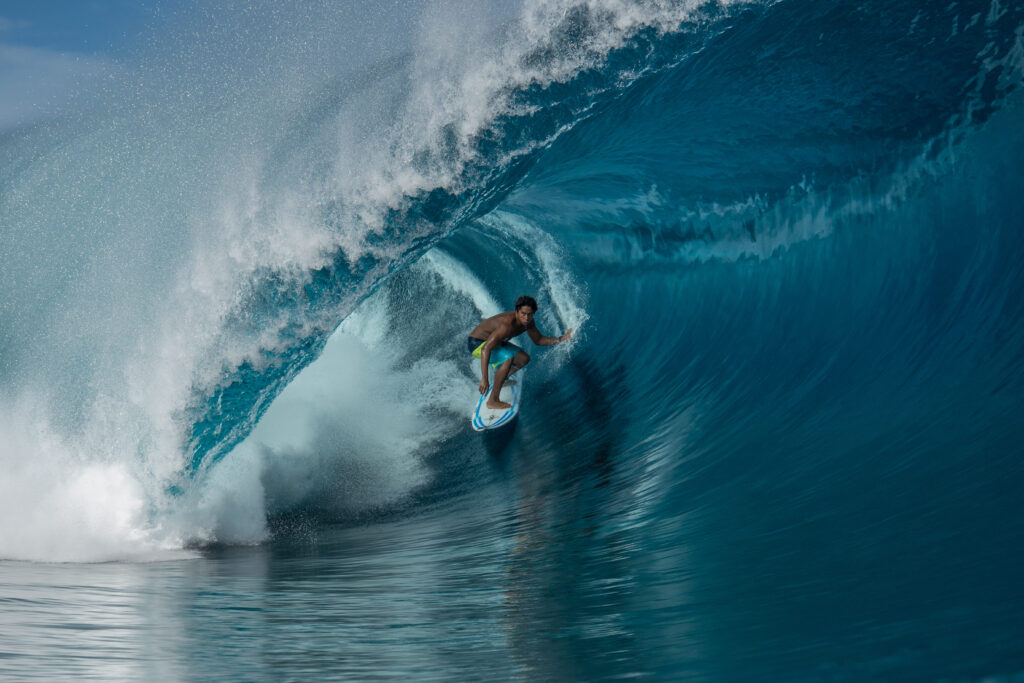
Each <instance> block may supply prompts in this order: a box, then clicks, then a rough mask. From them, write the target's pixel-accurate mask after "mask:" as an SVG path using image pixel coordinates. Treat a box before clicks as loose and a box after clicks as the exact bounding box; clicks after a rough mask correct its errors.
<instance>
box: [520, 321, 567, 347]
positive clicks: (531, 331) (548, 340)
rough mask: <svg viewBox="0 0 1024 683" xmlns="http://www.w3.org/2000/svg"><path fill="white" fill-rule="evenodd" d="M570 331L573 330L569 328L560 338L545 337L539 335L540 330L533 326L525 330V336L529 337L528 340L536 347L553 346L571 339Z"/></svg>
mask: <svg viewBox="0 0 1024 683" xmlns="http://www.w3.org/2000/svg"><path fill="white" fill-rule="evenodd" d="M572 329H573V328H571V327H570V328H569V329H568V331H567V332H566V333H565V334H563V335H562V336H561V337H546V336H544V335H543V334H541V333H540V330H538V329H537V326H536V325H533V326H531V327H528V328H526V334H528V335H530V339H532V340H533V343H534V344H536V345H537V346H554V345H555V344H558V343H559V342H564V341H566V340H568V339H570V338H571V337H572Z"/></svg>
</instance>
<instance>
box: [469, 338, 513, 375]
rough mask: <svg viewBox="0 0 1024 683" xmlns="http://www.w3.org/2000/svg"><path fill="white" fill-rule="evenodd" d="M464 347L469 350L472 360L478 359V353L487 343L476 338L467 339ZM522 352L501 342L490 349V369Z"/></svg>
mask: <svg viewBox="0 0 1024 683" xmlns="http://www.w3.org/2000/svg"><path fill="white" fill-rule="evenodd" d="M467 339H468V341H467V343H466V346H467V347H468V348H469V352H470V353H471V354H472V355H473V358H479V357H480V353H481V352H482V351H483V350H484V344H486V343H487V340H485V339H477V338H476V337H468V338H467ZM520 351H522V349H521V348H519V347H518V346H516V345H515V344H510V343H509V342H501V345H500V346H497V347H495V348H493V349H491V361H490V363H488V365H490V366H491V367H492V368H496V367H498V366H499V365H501V364H502V363H504V362H505V361H507V360H510V359H512V358H515V355H516V354H517V353H519V352H520Z"/></svg>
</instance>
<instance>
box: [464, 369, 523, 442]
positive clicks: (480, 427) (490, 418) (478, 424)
mask: <svg viewBox="0 0 1024 683" xmlns="http://www.w3.org/2000/svg"><path fill="white" fill-rule="evenodd" d="M509 381H514V382H515V384H513V385H511V386H509V384H508V383H507V382H506V383H505V386H503V387H502V388H501V400H502V401H504V402H505V403H508V404H509V405H511V406H512V407H511V408H506V409H504V410H492V409H491V408H488V407H487V397H488V396H490V395H491V390H492V389H493V388H494V383H493V382H492V383H491V386H489V387H487V393H486V394H480V398H479V399H478V400H477V402H476V410H475V411H474V412H473V429H475V430H476V431H478V432H483V431H486V430H488V429H497V428H498V427H503V426H505V425H507V424H508V423H510V422H511V421H512V419H513V418H514V417H515V416H516V415H518V414H519V399H520V397H521V396H522V394H523V371H522V370H520V371H519V372H517V373H516V374H515V375H513V376H512V378H511V379H510V380H509Z"/></svg>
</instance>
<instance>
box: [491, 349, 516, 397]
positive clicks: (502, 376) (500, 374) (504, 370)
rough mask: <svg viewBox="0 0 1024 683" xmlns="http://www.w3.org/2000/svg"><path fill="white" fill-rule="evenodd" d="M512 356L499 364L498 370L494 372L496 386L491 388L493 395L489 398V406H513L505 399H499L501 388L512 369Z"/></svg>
mask: <svg viewBox="0 0 1024 683" xmlns="http://www.w3.org/2000/svg"><path fill="white" fill-rule="evenodd" d="M513 360H514V359H512V358H510V359H509V360H507V361H505V362H504V363H502V364H501V365H499V366H498V371H497V372H495V373H494V387H493V388H492V389H491V395H490V397H489V398H488V399H487V407H488V408H494V409H497V408H511V407H512V406H511V405H509V404H508V403H505V402H504V401H501V400H498V397H499V396H501V388H502V387H503V386H505V380H506V379H508V374H509V372H511V370H512V361H513Z"/></svg>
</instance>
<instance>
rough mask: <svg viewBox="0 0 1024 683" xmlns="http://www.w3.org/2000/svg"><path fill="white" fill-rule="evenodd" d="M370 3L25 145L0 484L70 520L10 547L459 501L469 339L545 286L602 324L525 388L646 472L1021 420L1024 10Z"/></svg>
mask: <svg viewBox="0 0 1024 683" xmlns="http://www.w3.org/2000/svg"><path fill="white" fill-rule="evenodd" d="M348 11H351V12H355V11H356V10H346V11H340V10H331V9H323V10H322V11H320V10H312V9H310V8H305V9H303V10H301V11H299V10H296V11H294V12H285V11H283V10H277V9H271V8H265V10H261V9H258V8H257V9H249V10H245V11H238V12H234V11H225V12H223V13H218V14H214V15H213V16H211V17H210V18H211V19H214V20H215V21H211V22H210V26H215V27H216V28H210V29H204V30H203V31H202V32H200V35H199V37H198V38H195V37H192V36H194V34H195V31H194V30H185V29H191V28H193V27H189V26H183V27H182V30H181V32H180V36H181V37H180V38H177V39H176V41H170V42H169V44H166V45H162V46H161V47H160V48H159V49H154V51H153V54H147V55H142V56H141V58H140V60H139V62H140V63H139V64H138V65H135V66H134V67H126V68H125V70H126V71H127V74H125V73H123V72H120V71H119V72H117V73H115V74H114V76H113V77H112V84H107V85H108V87H109V88H111V89H112V90H113V91H114V94H113V95H109V94H108V95H103V94H99V95H96V94H90V93H91V92H92V91H91V90H90V89H88V88H86V94H84V95H82V96H81V97H80V103H81V105H82V107H81V109H82V110H85V111H87V112H88V113H87V114H85V115H83V116H82V117H81V118H78V119H72V118H70V117H67V118H63V119H60V120H55V121H50V122H44V123H42V124H39V125H37V126H36V127H34V128H32V129H29V130H27V131H20V132H19V133H18V134H17V135H13V134H12V135H11V136H10V137H9V138H8V139H5V140H4V141H3V142H2V143H0V144H2V145H3V147H2V150H3V155H4V156H3V164H2V167H0V195H2V196H0V221H2V224H3V225H4V226H11V227H10V228H9V229H8V230H7V231H6V232H5V250H4V256H3V266H4V272H5V275H6V277H7V278H8V279H9V282H10V287H9V288H7V290H6V291H5V297H4V301H3V308H2V309H0V322H2V325H0V335H2V338H0V341H2V342H3V343H4V348H5V353H4V355H3V357H2V364H0V372H2V377H3V379H4V391H3V399H4V405H5V406H6V408H5V409H4V412H3V415H4V418H5V419H4V421H3V423H2V424H3V425H4V427H3V430H4V433H5V434H6V435H7V436H8V437H9V439H8V441H9V442H10V443H12V444H13V445H12V446H9V447H8V451H7V452H5V454H4V461H5V462H7V463H17V464H16V466H15V465H12V467H13V468H14V469H13V470H12V471H15V472H18V474H16V475H14V476H13V477H12V478H11V479H10V480H9V481H10V482H11V484H10V486H9V487H5V488H12V489H13V488H21V489H24V490H25V491H26V493H25V494H24V495H18V496H15V495H14V493H13V490H12V491H8V493H10V494H11V496H10V497H9V499H10V500H16V501H20V502H18V503H17V507H20V508H25V509H29V510H34V509H39V508H38V506H37V505H35V504H34V503H32V502H31V500H25V496H28V498H29V499H31V498H32V496H33V495H34V494H32V491H38V490H40V489H41V488H43V487H44V482H45V486H46V487H47V488H48V489H50V490H52V491H53V494H52V496H53V499H52V500H53V501H59V502H52V503H51V504H52V505H57V506H58V507H59V508H60V509H62V510H66V515H65V517H64V518H63V520H64V521H59V522H58V523H57V524H56V525H53V524H51V523H50V521H49V520H47V519H45V516H44V515H41V514H40V515H34V514H33V515H32V516H31V520H30V521H29V522H28V523H26V524H24V525H22V526H24V528H25V533H24V534H23V535H19V536H18V537H17V539H16V540H12V541H11V543H10V544H9V545H8V547H0V556H5V557H7V556H9V557H27V558H43V559H52V558H60V559H68V558H70V559H82V558H86V559H88V558H94V557H97V555H96V554H94V553H92V551H91V550H89V549H88V548H87V547H86V543H85V542H83V544H82V545H81V546H79V545H75V546H74V547H73V548H72V547H70V546H69V545H67V543H66V539H67V536H68V534H69V529H71V530H73V531H74V533H75V534H78V535H80V536H83V537H85V538H86V539H92V540H95V539H100V540H101V541H103V542H102V543H101V544H100V545H99V546H98V547H99V550H98V551H97V552H98V553H99V555H98V556H99V557H109V556H118V554H119V553H127V552H128V551H127V550H126V548H127V547H128V546H133V547H134V546H136V545H141V546H143V547H145V548H147V549H152V548H163V547H167V548H172V549H176V548H180V547H182V546H183V545H185V544H187V543H188V542H193V541H198V542H205V541H213V540H219V541H222V542H254V541H259V540H262V539H264V538H266V537H267V534H268V533H270V532H269V531H268V526H267V524H266V520H267V518H268V516H269V518H270V519H271V521H272V522H273V520H275V519H276V520H278V523H279V524H283V525H284V526H282V527H280V528H282V529H287V528H291V527H288V524H290V523H291V522H292V521H294V519H295V515H300V516H302V515H307V516H308V515H313V516H314V517H315V518H317V519H321V520H322V519H335V518H337V517H338V516H342V517H344V516H346V515H353V514H362V513H365V511H367V510H375V509H381V508H388V507H389V506H395V505H399V504H404V503H408V502H409V501H410V499H411V498H410V497H412V498H415V496H416V495H427V494H424V493H423V492H424V491H426V490H432V491H434V492H435V494H436V492H437V491H438V490H443V489H444V486H445V483H444V482H445V477H444V474H443V472H444V465H443V463H440V464H439V463H438V462H436V461H437V454H438V453H439V452H441V451H446V452H447V451H448V450H452V449H453V450H455V451H459V449H468V448H470V446H468V445H465V444H462V445H459V444H461V443H462V442H460V441H458V436H457V435H458V434H459V433H460V426H461V427H464V426H465V425H464V424H463V423H464V422H465V419H464V418H465V415H463V412H464V411H465V410H468V408H463V407H461V405H462V404H461V398H460V397H461V396H462V393H461V391H462V389H463V388H465V387H466V386H468V387H470V389H471V388H472V386H473V384H474V382H473V381H472V378H471V375H470V372H471V368H470V367H468V366H467V364H466V363H465V362H464V361H465V359H464V358H462V357H461V356H460V355H459V353H458V351H457V347H456V346H455V345H454V344H453V342H452V340H456V339H459V338H461V337H460V335H462V334H464V331H465V329H466V328H467V327H468V326H471V323H470V322H469V321H472V320H474V319H476V318H477V317H479V316H482V315H488V314H492V313H494V312H497V311H498V310H500V309H501V308H503V307H504V306H505V305H507V303H504V302H507V301H509V300H511V299H512V298H514V297H515V296H516V295H517V294H520V293H523V292H524V291H533V292H536V293H537V295H538V299H539V300H540V301H541V303H542V311H541V315H540V322H541V324H542V329H545V330H552V331H560V330H561V329H564V328H567V327H573V326H574V327H578V328H580V333H579V335H578V338H577V340H576V342H575V343H574V345H573V346H572V347H571V348H561V349H559V350H557V351H551V352H549V353H550V354H552V355H549V356H547V357H546V359H545V362H544V363H543V364H538V365H539V366H540V367H538V368H536V369H534V368H531V373H533V376H534V377H538V378H539V381H541V382H546V383H547V384H545V386H549V385H550V386H552V387H554V388H553V389H551V392H552V393H551V396H552V397H553V398H541V397H538V398H536V399H535V400H537V401H539V402H541V403H543V404H544V406H545V407H546V408H547V410H546V413H545V414H546V415H547V419H546V421H542V423H543V426H542V428H543V429H549V430H550V433H551V435H552V438H554V437H555V436H557V435H560V434H565V433H566V431H567V429H566V426H565V425H567V424H569V425H572V428H571V430H570V431H572V432H573V433H574V434H577V435H578V436H577V439H578V441H577V442H575V445H576V446H578V447H581V448H593V449H595V450H600V449H607V448H613V449H618V450H620V451H624V452H630V453H634V454H639V455H638V458H639V461H640V462H642V463H643V467H644V469H643V470H642V471H641V472H640V473H638V474H637V479H636V481H635V482H634V483H635V486H636V487H637V490H641V489H642V490H644V491H650V490H651V489H650V486H649V485H650V482H649V481H648V479H646V478H647V477H656V478H657V480H658V482H659V485H660V487H662V488H664V489H665V490H666V491H668V492H670V493H667V494H666V496H672V495H676V494H677V493H679V492H680V491H683V490H688V489H687V487H690V486H694V485H696V484H695V482H700V481H702V476H706V475H707V474H708V473H712V474H713V473H715V472H718V471H719V468H720V465H716V464H714V463H715V462H717V461H716V460H715V459H714V458H715V454H719V456H721V454H729V453H741V452H744V450H743V449H744V448H745V446H744V444H747V443H749V440H750V439H752V438H754V437H755V436H756V435H764V434H776V433H783V432H785V431H786V430H787V429H789V428H790V427H792V426H794V425H802V426H800V427H799V428H797V429H795V432H794V433H795V434H796V435H795V436H794V437H793V438H794V439H796V440H797V442H798V443H801V444H804V445H808V444H811V443H822V440H824V441H825V442H827V443H836V442H840V443H850V444H855V445H853V446H850V448H851V449H856V447H857V446H856V444H861V445H863V444H864V443H867V442H869V441H870V440H871V439H878V440H889V441H892V440H896V441H900V440H903V441H905V440H907V439H910V438H911V435H909V434H900V429H901V424H903V425H910V426H906V429H913V430H915V431H914V433H915V434H920V433H923V432H928V431H929V430H931V429H932V428H933V427H934V425H935V423H936V421H940V420H943V419H947V418H948V416H950V415H955V414H958V413H959V412H961V411H963V409H964V406H965V405H968V404H969V403H972V404H977V403H978V402H979V401H980V402H982V403H984V404H985V405H987V406H989V409H988V410H987V411H985V413H984V416H983V417H984V419H981V420H980V421H979V422H978V423H977V424H978V427H977V428H976V429H975V428H972V429H971V430H965V431H963V432H962V434H968V433H969V434H976V433H977V429H982V425H984V430H985V433H987V434H990V435H991V437H990V440H989V441H988V442H985V443H988V444H989V445H990V446H991V447H992V448H999V447H1001V445H1002V444H1005V443H1006V442H1007V441H1006V440H1007V439H1010V438H1012V437H1014V436H1015V435H1016V434H1017V431H1019V430H1018V428H1017V427H1016V426H1015V423H1014V422H1013V420H1012V418H1011V416H1010V413H1009V411H1008V409H1007V406H1008V405H1009V404H1010V403H1011V402H1012V400H1015V399H1016V398H1018V397H1019V396H1020V390H1021V377H1022V373H1021V368H1020V358H1021V348H1022V343H1021V334H1022V331H1021V330H1022V325H1024V323H1022V318H1024V316H1022V315H1021V310H1020V309H1019V306H1018V304H1016V303H1015V300H1014V298H1013V296H1012V294H1011V293H1012V292H1013V291H1019V286H1020V284H1022V283H1021V273H1020V268H1019V267H1017V265H1016V263H1015V259H1014V258H1013V255H1014V254H1018V253H1019V251H1020V246H1021V245H1020V242H1019V236H1018V231H1015V230H1014V218H1013V216H1014V215H1015V214H1014V211H1015V209H1014V200H1015V197H1016V195H1017V192H1018V190H1019V187H1018V186H1019V182H1018V181H1016V180H1015V178H1016V177H1017V176H1016V174H1015V173H1013V172H1011V171H1010V169H1012V167H1013V164H1014V162H1015V160H1016V159H1019V158H1021V157H1020V152H1021V145H1022V140H1021V132H1020V130H1019V126H1016V125H1015V123H1014V122H1015V120H1019V115H1020V108H1021V103H1020V97H1021V95H1020V90H1019V86H1020V84H1021V81H1022V68H1024V57H1022V54H1024V51H1022V47H1021V46H1022V37H1021V36H1022V26H1024V18H1022V16H1021V11H1020V10H1019V9H1018V8H1015V7H1013V6H1005V7H1004V6H1002V5H1001V4H1000V3H998V2H991V3H990V2H975V3H961V5H958V6H956V7H954V6H950V7H949V8H946V9H944V10H931V9H929V8H924V7H916V6H906V7H898V8H876V7H874V6H869V5H866V4H865V5H844V4H842V3H825V4H824V5H823V4H821V3H808V2H797V1H791V2H775V3H755V2H736V3H732V2H628V1H626V0H590V1H586V2H584V1H568V0H567V1H565V2H541V1H537V2H527V3H524V5H523V7H521V8H519V9H518V10H517V12H515V13H510V12H509V11H508V10H507V8H505V7H503V6H495V7H492V8H488V9H483V8H480V7H478V6H474V8H471V9H468V8H466V7H464V6H461V5H458V4H457V3H456V5H452V6H447V5H442V6H438V7H434V8H431V9H429V10H426V11H424V13H423V14H422V16H418V17H402V18H400V19H397V20H394V21H393V23H389V22H390V21H391V20H390V19H388V20H384V19H380V18H377V17H369V18H368V17H362V16H357V17H352V16H349V15H348V14H346V12H348ZM379 21H383V22H384V25H379V24H377V23H375V22H379ZM360 22H362V24H360ZM360 27H362V28H360ZM245 29H248V33H246V31H245ZM363 29H367V30H370V29H372V30H376V31H379V32H386V33H390V34H391V35H393V36H396V37H397V38H400V39H401V40H393V41H390V44H394V43H396V42H397V43H398V44H401V45H403V48H402V49H395V48H393V47H391V46H390V44H389V46H382V47H374V46H373V45H371V44H369V43H368V42H364V41H359V40H357V38H358V34H359V31H360V30H363ZM243 35H244V36H247V37H246V38H245V39H244V40H243V39H242V38H241V37H240V36H243ZM186 36H189V37H186ZM346 41H349V42H352V41H355V43H358V47H356V48H353V47H351V46H349V45H348V43H346ZM405 46H407V47H405ZM256 47H261V48H266V50H265V51H264V53H267V54H269V55H270V58H268V59H267V60H261V61H259V62H258V63H256V62H254V61H253V60H252V58H251V55H252V54H253V52H252V51H253V50H254V49H256ZM968 226H971V227H968ZM343 321H344V322H343ZM339 324H340V327H339ZM33 341H34V342H35V343H31V342H33ZM533 381H534V380H533V379H531V382H533ZM954 386H955V387H958V388H964V387H970V389H971V390H970V391H967V392H965V393H964V395H963V396H961V397H959V398H954V397H953V396H952V394H950V393H948V392H946V393H944V390H946V389H948V390H950V391H952V389H951V387H954ZM879 396H888V397H890V398H891V401H893V402H896V401H897V400H898V402H899V405H913V406H916V407H915V414H914V415H913V416H909V417H907V418H906V420H905V421H904V422H902V423H901V422H900V421H899V420H895V419H876V418H878V413H877V411H880V410H882V408H880V407H879V406H881V405H882V403H881V402H880V401H879ZM987 396H996V397H997V398H995V399H992V398H984V397H987ZM399 397H403V398H401V399H400V398H399ZM925 397H929V398H928V400H925ZM574 398H575V399H576V400H577V403H574ZM580 402H581V403H584V404H587V405H590V406H591V409H590V410H589V411H588V413H587V414H586V415H579V414H575V415H571V414H568V413H567V412H566V411H567V410H568V408H567V407H566V406H572V405H578V404H579V403H580ZM423 405H429V406H431V408H429V409H423V408H421V407H419V406H423ZM885 405H886V406H888V408H889V410H890V412H889V413H885V414H886V415H893V414H897V413H898V411H897V409H896V407H895V405H894V404H890V403H886V404H885ZM385 414H387V415H390V416H392V420H391V421H390V422H389V421H383V420H382V418H381V416H382V415H385ZM611 424H616V425H622V428H621V430H620V431H618V432H613V431H612V430H610V429H609V425H611ZM824 424H828V425H830V426H829V428H828V429H829V430H831V431H828V430H826V431H828V433H827V434H826V433H825V432H824V431H819V432H814V431H813V429H811V427H809V426H808V425H811V426H813V425H824ZM865 425H873V427H872V429H874V431H872V429H868V428H867V427H866V426H865ZM844 430H849V431H848V433H847V432H845V431H844ZM652 434H653V436H652ZM854 434H855V435H858V436H856V437H854V436H850V435H854ZM847 437H848V438H847ZM801 439H802V441H801ZM829 439H831V441H830V440H829ZM844 439H847V440H845V441H844ZM923 443H924V444H925V445H919V449H918V451H915V452H916V453H918V455H917V456H914V455H911V456H907V457H909V458H910V459H911V460H913V459H914V458H915V457H923V456H921V455H920V453H924V452H931V451H929V449H934V448H936V446H935V444H934V443H933V442H930V441H927V440H925V442H923ZM958 443H959V442H958ZM959 445H961V446H963V444H959ZM808 447H809V446H808ZM865 447H866V446H865ZM976 448H977V447H976ZM796 450H799V449H796ZM680 453H684V454H685V457H684V458H680V459H678V461H674V460H672V458H674V457H676V456H678V455H679V454H680ZM722 457H724V456H722ZM950 457H951V458H952V456H950ZM724 460H728V458H727V457H724ZM724 460H723V461H724ZM950 462H952V460H951V461H950ZM31 463H36V464H31ZM686 463H691V465H692V469H687V467H689V466H688V465H686ZM693 463H696V464H693ZM951 466H952V465H951ZM53 469H56V470H59V471H60V472H61V474H60V475H59V476H58V477H57V480H56V481H53V480H52V479H50V478H49V477H48V475H47V474H46V472H48V471H49V470H53ZM96 482H103V484H102V485H98V484H97V483H96ZM713 483H714V481H712V484H713ZM431 495H434V494H431ZM97 499H102V500H105V501H106V500H109V501H113V502H110V503H97V502H96V501H97ZM403 502H404V503H403ZM658 504H661V503H659V501H658V499H657V498H652V499H651V501H650V505H651V506H652V509H653V507H656V506H657V505H658ZM90 506H95V507H98V508H99V509H100V510H101V511H103V512H102V513H101V514H98V515H95V516H94V517H93V518H85V519H79V520H76V521H74V522H68V521H67V519H69V518H73V517H74V516H75V514H76V513H75V511H77V510H80V509H81V508H83V507H90ZM15 509H16V508H11V509H10V511H9V512H10V513H11V514H12V515H14V514H15V512H14V511H15ZM649 514H655V513H654V512H650V513H649ZM281 520H285V521H281ZM288 520H291V521H288ZM69 525H70V526H69ZM285 532H286V531H285Z"/></svg>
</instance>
